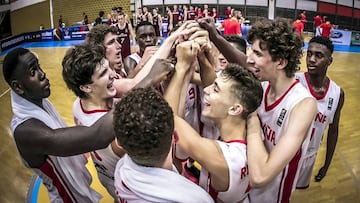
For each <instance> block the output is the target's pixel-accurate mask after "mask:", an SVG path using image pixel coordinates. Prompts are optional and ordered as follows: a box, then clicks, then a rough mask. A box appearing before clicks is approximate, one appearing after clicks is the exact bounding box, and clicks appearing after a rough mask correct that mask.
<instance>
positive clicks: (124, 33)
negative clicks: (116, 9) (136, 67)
mask: <svg viewBox="0 0 360 203" xmlns="http://www.w3.org/2000/svg"><path fill="white" fill-rule="evenodd" d="M115 26H116V27H117V28H118V32H117V34H118V36H119V40H120V44H121V57H122V58H125V57H127V56H129V55H130V54H131V47H130V37H131V40H133V41H134V42H135V33H134V30H133V27H132V26H131V23H129V22H126V17H125V14H124V13H119V15H118V23H117V24H116V25H115Z"/></svg>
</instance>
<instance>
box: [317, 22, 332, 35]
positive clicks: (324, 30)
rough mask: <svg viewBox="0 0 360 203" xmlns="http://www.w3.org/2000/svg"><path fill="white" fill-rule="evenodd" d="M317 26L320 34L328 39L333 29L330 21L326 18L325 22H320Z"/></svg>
mask: <svg viewBox="0 0 360 203" xmlns="http://www.w3.org/2000/svg"><path fill="white" fill-rule="evenodd" d="M319 28H321V32H320V33H321V36H323V37H325V38H328V39H330V37H331V33H332V32H333V31H334V26H333V25H332V24H331V23H330V21H329V20H326V22H324V23H321V25H320V26H319Z"/></svg>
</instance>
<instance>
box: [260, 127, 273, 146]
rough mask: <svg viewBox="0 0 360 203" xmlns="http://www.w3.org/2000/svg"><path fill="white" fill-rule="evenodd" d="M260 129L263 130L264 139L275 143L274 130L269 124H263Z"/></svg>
mask: <svg viewBox="0 0 360 203" xmlns="http://www.w3.org/2000/svg"><path fill="white" fill-rule="evenodd" d="M262 129H263V131H264V135H265V139H266V140H267V141H269V142H271V143H273V145H276V144H275V131H274V130H273V129H271V127H270V126H269V125H266V124H264V125H263V126H262Z"/></svg>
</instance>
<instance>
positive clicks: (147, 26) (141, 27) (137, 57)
mask: <svg viewBox="0 0 360 203" xmlns="http://www.w3.org/2000/svg"><path fill="white" fill-rule="evenodd" d="M135 33H136V37H135V39H136V42H137V44H138V45H139V52H135V53H133V54H131V55H129V56H128V57H126V58H124V69H125V72H126V74H127V75H128V77H130V78H132V77H134V76H135V75H136V74H137V73H138V72H139V71H140V70H141V69H142V67H143V66H144V64H145V63H146V62H147V61H148V60H149V59H150V58H151V57H152V56H153V55H154V53H155V52H156V51H157V49H158V48H157V47H156V44H157V38H156V33H155V29H154V26H153V25H152V24H151V23H150V22H147V21H143V22H141V23H140V24H138V25H137V26H136V28H135Z"/></svg>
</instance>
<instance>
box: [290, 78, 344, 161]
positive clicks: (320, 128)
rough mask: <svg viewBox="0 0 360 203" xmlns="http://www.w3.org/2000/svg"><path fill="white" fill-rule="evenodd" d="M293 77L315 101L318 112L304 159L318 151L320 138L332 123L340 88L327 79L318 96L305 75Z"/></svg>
mask: <svg viewBox="0 0 360 203" xmlns="http://www.w3.org/2000/svg"><path fill="white" fill-rule="evenodd" d="M295 77H296V78H297V79H298V80H299V81H300V83H301V84H302V85H303V86H304V87H305V88H306V89H307V90H308V91H309V92H310V93H311V95H312V96H313V97H314V98H315V99H316V100H317V108H318V112H317V114H316V116H315V120H314V123H313V128H312V129H311V137H310V143H309V147H308V150H307V152H306V157H310V156H312V155H314V154H316V153H317V151H318V150H319V149H320V146H321V141H322V137H323V135H324V132H325V129H326V127H327V126H328V125H329V124H331V123H332V122H333V119H334V116H335V112H336V109H337V107H338V104H339V99H340V87H339V86H338V85H337V84H336V83H335V82H334V81H332V80H330V79H329V83H328V86H327V88H326V90H325V93H324V94H323V95H322V96H318V95H317V94H316V93H315V92H314V90H313V89H312V87H311V85H310V82H309V79H308V75H307V73H296V75H295Z"/></svg>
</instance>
